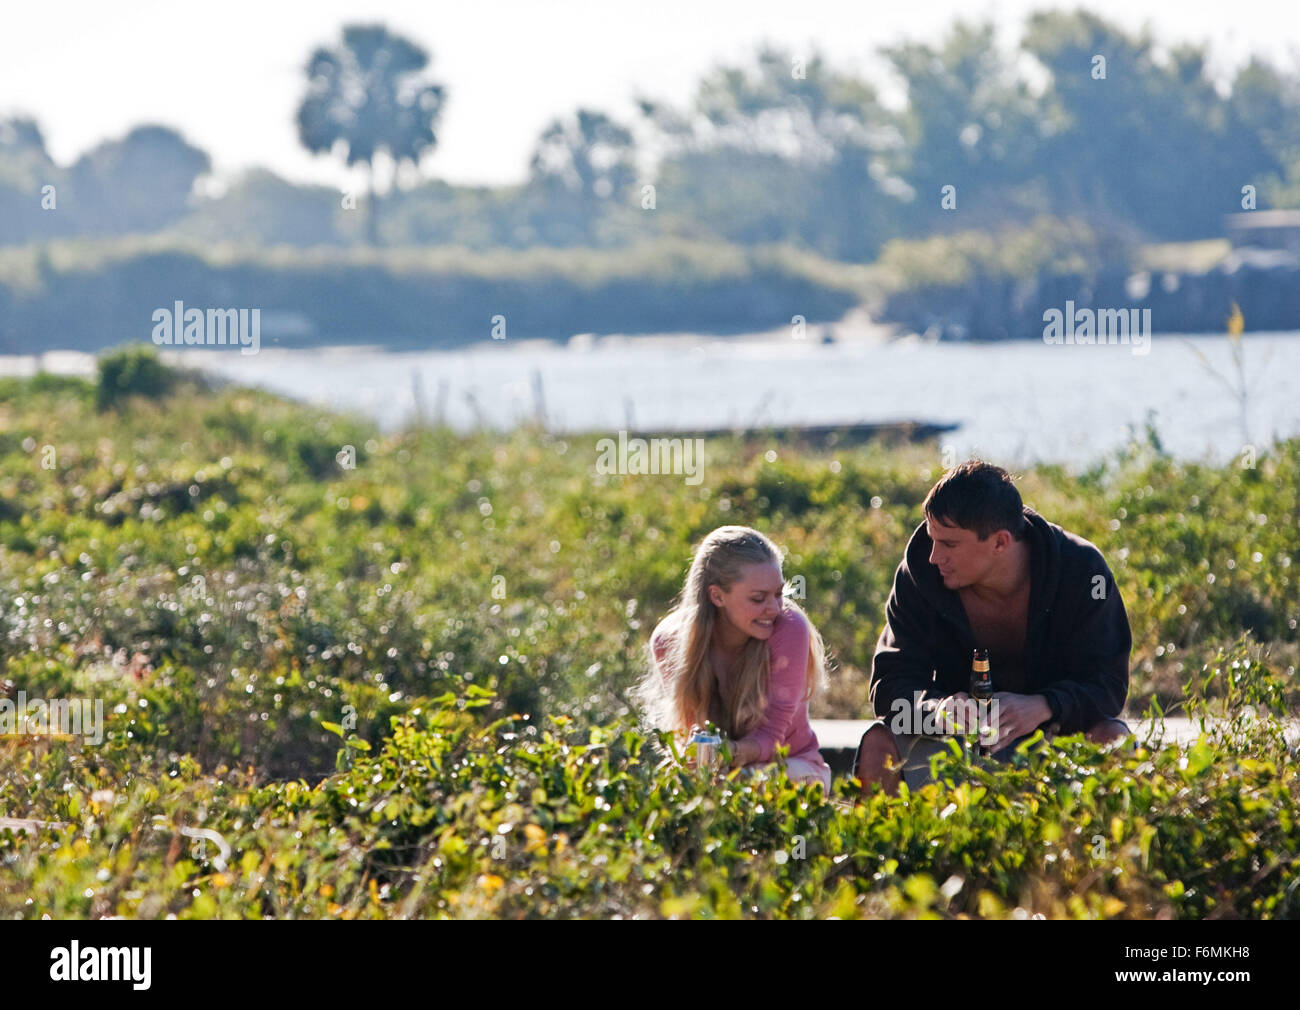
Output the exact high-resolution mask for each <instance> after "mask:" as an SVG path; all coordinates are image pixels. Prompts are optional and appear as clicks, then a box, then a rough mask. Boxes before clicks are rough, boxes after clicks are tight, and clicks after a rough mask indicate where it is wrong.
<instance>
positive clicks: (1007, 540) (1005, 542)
mask: <svg viewBox="0 0 1300 1010" xmlns="http://www.w3.org/2000/svg"><path fill="white" fill-rule="evenodd" d="M1009 546H1011V531H1010V530H998V531H997V532H996V533H994V534H993V549H994V550H995V551H997V552H998V553H1001V552H1002V551H1005V550H1006V549H1007V548H1008V547H1009Z"/></svg>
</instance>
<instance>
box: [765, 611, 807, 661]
mask: <svg viewBox="0 0 1300 1010" xmlns="http://www.w3.org/2000/svg"><path fill="white" fill-rule="evenodd" d="M811 635H812V623H811V622H810V621H809V620H808V615H807V614H805V613H804V612H803V610H801V609H800V608H799V607H798V606H797V605H796V604H794V603H791V602H790V601H789V600H785V601H784V602H783V605H782V608H781V613H780V614H778V615H777V618H776V624H774V625H773V627H772V637H771V638H769V639H768V640H767V641H768V646H769V647H770V648H771V649H772V650H773V651H777V652H779V651H784V650H789V649H794V650H796V651H801V650H804V649H807V648H808V639H809V638H810V637H811Z"/></svg>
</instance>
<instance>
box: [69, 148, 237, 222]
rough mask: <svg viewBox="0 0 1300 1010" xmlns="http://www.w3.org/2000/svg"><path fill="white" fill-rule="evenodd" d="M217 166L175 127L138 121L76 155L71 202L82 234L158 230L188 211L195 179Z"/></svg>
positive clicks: (72, 169)
mask: <svg viewBox="0 0 1300 1010" xmlns="http://www.w3.org/2000/svg"><path fill="white" fill-rule="evenodd" d="M211 168H212V161H211V159H210V158H209V157H208V155H207V154H206V153H205V152H204V151H201V150H199V149H198V148H197V147H194V146H193V145H191V144H189V143H187V142H186V141H185V139H184V138H183V137H182V136H181V135H180V134H179V133H177V132H176V131H175V130H172V129H170V128H168V127H165V126H137V127H136V128H135V129H133V130H132V131H131V132H130V133H128V134H127V135H126V136H125V137H123V138H122V139H121V140H110V141H105V142H104V143H102V144H100V145H98V146H97V147H94V148H92V149H91V150H89V151H87V152H86V153H85V154H83V155H82V156H81V157H80V158H78V159H77V160H76V162H75V163H74V164H73V165H72V168H71V169H70V171H69V188H70V190H71V194H70V199H69V200H68V201H67V206H68V207H69V208H71V210H72V212H73V213H74V214H75V219H76V225H77V227H76V230H77V231H78V232H79V233H81V234H111V235H125V234H130V233H133V232H138V233H148V232H155V231H158V230H159V229H161V228H163V227H165V226H167V225H168V224H171V223H172V222H173V221H176V220H179V219H180V218H181V217H182V216H184V214H185V213H186V212H187V211H188V210H189V208H190V205H191V199H192V197H193V195H194V183H195V181H196V180H197V179H198V178H199V177H200V176H201V175H204V174H206V173H207V172H209V171H211ZM63 205H64V204H63V200H60V206H63Z"/></svg>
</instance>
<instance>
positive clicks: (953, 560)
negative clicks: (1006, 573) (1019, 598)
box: [925, 518, 1011, 589]
mask: <svg viewBox="0 0 1300 1010" xmlns="http://www.w3.org/2000/svg"><path fill="white" fill-rule="evenodd" d="M925 532H926V533H927V534H929V536H930V540H931V541H932V543H933V546H932V547H931V548H930V564H932V565H934V566H935V567H936V568H938V569H939V574H940V575H941V576H943V584H944V586H945V587H946V588H948V589H962V588H964V587H966V586H972V585H976V584H977V583H980V582H982V581H984V579H985V577H986V576H987V575H988V574H989V573H990V572H991V571H992V570H993V566H994V564H995V562H996V559H997V556H998V554H999V553H1000V550H999V545H1003V546H1005V545H1004V544H1003V541H1009V540H1010V539H1011V534H1010V533H1009V532H1007V531H1006V530H998V531H997V532H996V533H994V534H992V535H991V536H989V537H988V539H986V540H981V539H980V538H979V536H978V535H977V534H976V533H975V531H974V530H968V529H964V528H963V527H961V526H949V525H947V524H946V523H939V522H936V521H935V520H933V519H929V518H927V519H926V520H925Z"/></svg>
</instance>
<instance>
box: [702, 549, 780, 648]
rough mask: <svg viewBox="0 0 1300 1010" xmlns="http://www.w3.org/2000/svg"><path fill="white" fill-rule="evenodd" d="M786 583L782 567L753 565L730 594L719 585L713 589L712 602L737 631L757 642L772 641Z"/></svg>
mask: <svg viewBox="0 0 1300 1010" xmlns="http://www.w3.org/2000/svg"><path fill="white" fill-rule="evenodd" d="M784 589H785V580H784V579H782V578H781V566H780V565H779V564H777V563H776V562H775V561H773V562H770V563H768V564H749V565H744V566H743V567H742V568H741V569H740V577H739V578H738V579H737V580H736V581H735V582H734V583H733V584H732V586H731V589H730V591H727V590H724V589H723V588H722V587H721V586H719V585H717V584H716V583H715V584H714V585H712V586H709V599H711V600H712V601H713V604H714V606H716V607H717V608H718V620H719V621H720V622H722V623H723V624H724V625H728V626H730V627H731V628H732V629H734V630H735V631H739V632H741V633H743V634H745V635H751V636H753V637H754V638H763V639H766V638H770V637H771V636H772V629H773V626H774V624H775V622H776V618H777V615H778V614H779V613H780V612H781V595H782V592H783V590H784Z"/></svg>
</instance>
